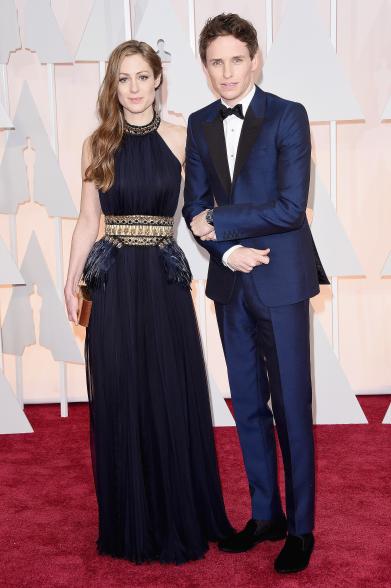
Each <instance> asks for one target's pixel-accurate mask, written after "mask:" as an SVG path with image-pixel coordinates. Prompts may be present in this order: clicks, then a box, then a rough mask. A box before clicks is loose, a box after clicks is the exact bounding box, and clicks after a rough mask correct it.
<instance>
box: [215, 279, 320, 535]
mask: <svg viewBox="0 0 391 588" xmlns="http://www.w3.org/2000/svg"><path fill="white" fill-rule="evenodd" d="M215 307H216V313H217V320H218V325H219V330H220V336H221V339H222V344H223V348H224V353H225V358H226V362H227V367H228V377H229V382H230V388H231V395H232V402H233V407H234V412H235V419H236V423H237V429H238V433H239V439H240V444H241V448H242V452H243V457H244V463H245V468H246V472H247V476H248V480H249V487H250V494H251V501H252V516H253V518H255V519H263V520H270V519H276V518H279V517H280V516H281V515H282V512H283V510H282V505H281V498H280V492H279V489H278V483H277V463H276V443H275V436H274V427H273V415H274V420H275V423H276V428H277V434H278V439H279V443H280V447H281V452H282V456H283V462H284V470H285V490H286V511H287V518H288V531H289V533H292V534H296V535H300V534H304V533H309V532H311V531H312V529H313V525H314V494H315V493H314V490H315V483H314V443H313V430H312V390H311V369H310V344H309V301H308V299H306V300H303V301H301V302H297V303H294V304H288V305H285V306H275V307H268V306H265V304H264V303H263V302H262V301H261V298H260V297H259V295H258V294H257V288H255V287H254V284H253V276H252V273H250V274H245V273H241V272H238V273H237V276H236V282H235V288H234V292H233V294H232V297H231V300H230V302H229V303H228V304H221V303H218V302H215ZM270 398H271V403H272V409H273V413H272V412H271V410H270V408H269V406H268V402H269V399H270Z"/></svg>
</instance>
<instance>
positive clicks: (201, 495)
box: [65, 41, 232, 563]
mask: <svg viewBox="0 0 391 588" xmlns="http://www.w3.org/2000/svg"><path fill="white" fill-rule="evenodd" d="M161 76H162V66H161V61H160V58H159V57H158V55H157V54H156V52H155V51H154V50H153V49H152V48H151V47H150V46H149V45H147V44H146V43H142V42H137V41H128V42H125V43H123V44H122V45H120V46H119V47H117V48H116V49H115V50H114V51H113V52H112V54H111V56H110V59H109V62H108V67H107V73H106V76H105V79H104V81H103V84H102V87H101V89H100V92H99V98H98V114H99V117H100V125H99V127H98V128H97V130H96V131H95V132H94V133H93V134H92V135H91V137H89V138H88V139H87V140H86V141H85V142H84V145H83V155H82V172H83V188H82V199H81V208H80V216H79V219H78V222H77V225H76V228H75V231H74V235H73V239H72V248H71V257H70V263H69V271H68V279H67V283H66V286H65V296H66V302H67V309H68V315H69V318H70V320H73V321H75V322H77V305H78V302H77V292H78V284H79V280H80V277H82V279H83V280H84V282H85V284H86V285H87V287H88V289H89V292H90V294H91V298H92V312H91V316H90V321H89V324H88V327H87V332H86V342H85V358H86V374H87V388H88V394H89V401H90V409H91V410H90V414H91V443H92V456H93V468H94V477H95V486H96V493H97V500H98V508H99V535H98V540H97V544H98V550H99V553H102V554H110V555H112V556H116V557H121V558H126V559H129V560H131V561H134V562H138V563H140V562H144V561H151V560H158V561H161V562H175V563H182V562H186V561H188V560H193V559H198V558H201V557H203V555H204V553H205V552H206V550H207V549H208V541H215V540H218V539H220V538H222V537H224V536H227V535H228V534H230V533H231V531H232V528H231V526H230V524H229V522H228V520H227V517H226V513H225V508H224V502H223V497H222V492H221V485H220V479H219V473H218V466H217V461H216V452H215V446H214V438H213V428H212V420H211V413H210V405H209V395H208V387H207V380H206V374H205V366H204V360H203V356H202V351H201V345H200V338H199V333H198V329H197V323H196V318H195V313H194V308H193V303H192V298H191V294H190V281H191V274H190V270H189V267H188V264H187V261H186V258H185V257H184V255H183V252H182V251H181V250H180V249H179V247H178V246H177V244H176V243H175V241H174V239H173V216H174V213H175V210H176V207H177V204H178V195H179V191H180V184H181V171H182V165H183V161H184V150H185V130H184V129H183V128H182V127H178V126H176V125H171V124H169V123H166V122H164V121H161V120H160V118H159V115H158V113H157V112H156V111H155V108H154V106H155V92H156V89H157V88H158V86H159V85H160V83H161ZM102 212H103V214H104V215H105V235H104V237H103V238H102V239H100V240H99V241H97V242H96V243H95V240H96V238H97V234H98V229H99V220H100V216H101V213H102Z"/></svg>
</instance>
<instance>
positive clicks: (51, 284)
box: [0, 0, 391, 432]
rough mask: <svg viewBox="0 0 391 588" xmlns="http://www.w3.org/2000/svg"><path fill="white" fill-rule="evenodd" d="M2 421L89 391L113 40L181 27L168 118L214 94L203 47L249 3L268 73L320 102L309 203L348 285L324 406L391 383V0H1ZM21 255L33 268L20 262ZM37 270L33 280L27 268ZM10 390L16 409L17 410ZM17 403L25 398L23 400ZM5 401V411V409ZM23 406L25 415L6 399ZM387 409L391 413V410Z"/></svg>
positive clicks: (337, 309) (193, 261) (331, 322)
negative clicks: (215, 23) (88, 264)
mask: <svg viewBox="0 0 391 588" xmlns="http://www.w3.org/2000/svg"><path fill="white" fill-rule="evenodd" d="M0 11H1V13H0V68H1V70H0V71H1V76H0V82H1V83H0V128H1V129H3V130H2V131H0V235H1V237H2V240H0V284H3V287H2V288H1V289H0V325H1V326H2V337H1V341H2V343H1V347H2V350H1V348H0V361H1V364H2V365H3V369H4V375H3V376H2V377H0V431H3V432H5V421H6V422H7V423H8V422H9V419H10V416H9V415H10V414H14V415H15V419H16V418H17V416H18V418H19V420H18V424H16V425H15V430H23V427H25V428H28V423H27V421H26V420H25V419H24V415H23V413H22V412H21V410H18V403H17V402H14V400H13V398H12V394H11V391H13V394H14V395H15V396H16V398H17V400H18V402H19V405H22V404H23V402H48V401H50V402H52V401H56V402H61V413H62V414H63V415H64V416H65V415H66V414H67V401H68V400H85V399H86V390H85V378H84V366H83V342H84V331H83V329H82V328H80V327H79V328H76V327H72V326H71V325H69V323H68V322H67V319H66V314H65V308H64V303H63V295H62V290H63V283H64V279H65V274H66V267H67V262H68V256H69V249H70V238H71V235H72V231H73V228H74V224H75V218H76V217H77V213H78V207H79V199H80V154H81V144H82V141H83V140H84V138H85V137H86V136H87V135H88V134H90V133H91V131H92V130H93V128H94V127H95V126H96V118H95V114H94V111H95V103H96V97H97V91H98V88H99V84H100V82H101V80H102V79H103V75H104V70H105V60H106V59H107V57H108V54H109V53H110V51H111V49H112V48H113V47H114V46H116V45H117V44H118V43H120V42H121V41H123V40H125V39H126V38H131V37H133V38H137V39H141V40H145V41H147V42H149V43H150V44H151V45H152V46H154V47H155V48H156V47H157V41H158V39H163V40H164V50H165V51H167V52H168V53H169V54H170V61H169V62H168V63H165V64H164V67H165V74H166V75H165V83H164V86H163V90H162V99H163V116H164V118H166V119H168V120H171V121H173V122H177V123H178V124H183V125H185V124H186V119H187V116H188V114H189V113H190V112H192V111H193V110H195V109H197V108H199V107H201V106H203V105H205V104H206V103H208V102H210V101H212V100H213V99H214V97H213V95H212V94H211V92H210V89H209V88H208V86H207V83H206V80H205V77H204V75H203V72H202V68H201V66H200V61H199V58H198V53H197V49H196V39H197V37H198V34H199V32H200V29H201V28H202V26H203V24H204V22H205V20H206V18H208V17H209V16H212V15H214V14H218V13H219V12H222V11H225V12H229V11H234V12H239V13H240V14H241V15H242V16H244V17H246V18H249V19H250V20H251V21H252V22H253V23H254V25H255V26H256V27H257V29H258V31H259V41H260V44H261V51H262V56H263V61H264V63H265V65H264V69H263V76H262V79H260V80H259V83H260V85H261V87H262V88H264V89H265V90H268V91H272V92H274V93H277V94H279V95H281V96H284V97H286V98H290V99H293V100H298V101H300V102H302V103H303V104H304V105H305V106H306V108H307V111H308V113H309V117H310V121H311V130H312V143H313V169H312V182H311V190H310V199H309V210H308V216H309V218H310V220H312V231H313V235H314V238H315V241H316V243H317V246H318V250H319V253H320V256H321V258H322V260H323V262H324V265H325V268H326V271H327V273H328V275H329V276H330V277H331V278H332V286H331V287H328V286H324V287H322V289H321V290H322V291H321V294H320V295H319V296H318V297H316V298H315V299H313V301H312V303H313V321H312V322H313V327H312V341H313V344H312V352H313V380H314V394H315V396H314V416H315V421H316V422H317V423H348V422H356V423H358V422H366V419H365V416H364V414H363V412H362V410H361V408H360V406H359V404H358V402H357V400H356V396H355V394H357V393H390V392H391V385H390V382H391V368H390V362H389V357H390V352H391V341H390V337H389V335H388V333H389V332H390V327H391V318H390V317H391V313H390V312H389V311H390V288H391V283H390V280H389V277H390V275H391V254H390V248H391V239H390V237H389V235H390V231H389V219H390V213H391V204H390V199H389V178H390V170H389V167H388V165H389V164H388V161H387V150H388V152H389V148H390V139H391V126H390V123H389V122H387V121H388V120H389V119H391V96H390V94H391V84H390V69H391V63H390V61H391V57H390V56H391V41H390V36H389V23H390V22H391V21H390V17H391V2H390V0H363V1H361V2H356V1H355V0H344V1H341V0H340V1H337V0H275V1H274V2H272V1H271V0H258V1H257V2H249V1H247V2H246V1H235V2H233V0H226V1H224V2H223V1H222V0H137V1H136V0H134V1H130V2H129V1H128V0H110V1H109V0H95V1H92V0H80V1H78V2H77V3H76V2H75V1H73V0H56V1H52V2H49V1H48V0H34V2H32V1H28V0H24V1H23V0H19V1H15V2H14V1H13V0H3V1H2V3H1V6H0ZM177 216H178V227H177V230H178V241H179V243H180V244H181V246H182V247H183V248H184V249H185V251H186V253H187V255H188V258H189V261H190V265H191V267H192V270H193V274H194V277H195V278H196V281H195V282H194V284H193V294H194V302H195V305H196V309H197V313H198V318H199V324H200V329H201V334H202V338H203V343H204V351H205V355H206V359H207V365H208V372H209V380H210V387H211V399H212V406H213V412H214V419H215V423H216V424H219V425H222V424H226V425H230V424H231V425H232V424H233V421H232V418H231V416H230V413H229V411H228V409H227V408H226V405H225V402H224V400H223V396H228V395H229V386H228V380H227V375H226V369H225V364H224V359H223V354H222V349H221V345H220V341H219V337H218V332H217V325H216V320H215V315H214V309H213V304H212V303H211V302H210V301H209V300H207V299H206V298H205V295H204V279H205V277H206V269H207V257H206V255H205V254H204V253H203V252H202V251H200V250H199V249H198V248H197V246H196V245H195V243H194V241H193V240H192V238H191V236H190V234H189V232H188V230H187V228H186V227H185V225H184V223H183V221H182V220H181V219H180V210H179V209H178V214H177ZM19 270H20V271H19ZM17 284H19V285H17ZM2 407H3V410H2ZM5 407H7V409H5ZM1 415H3V416H1ZM6 415H7V416H6ZM388 415H389V416H387V417H386V420H388V422H389V421H390V419H391V415H390V411H389V413H388Z"/></svg>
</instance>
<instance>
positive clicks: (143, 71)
mask: <svg viewBox="0 0 391 588" xmlns="http://www.w3.org/2000/svg"><path fill="white" fill-rule="evenodd" d="M159 83H160V76H159V77H158V78H157V79H156V80H155V78H154V77H153V71H152V68H151V66H150V65H149V64H148V62H147V61H145V59H144V58H143V56H142V55H140V54H138V53H137V54H136V55H127V56H126V57H124V59H123V60H122V62H121V65H120V68H119V78H118V90H117V94H118V100H119V101H120V103H121V104H122V106H123V108H124V110H128V111H129V112H131V113H132V114H137V113H141V112H144V111H145V110H147V109H148V108H149V107H150V106H151V105H152V104H153V101H154V100H155V89H156V88H157V87H158V86H159Z"/></svg>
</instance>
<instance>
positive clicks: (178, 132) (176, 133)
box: [160, 120, 186, 141]
mask: <svg viewBox="0 0 391 588" xmlns="http://www.w3.org/2000/svg"><path fill="white" fill-rule="evenodd" d="M160 127H161V130H162V132H163V133H165V134H166V135H167V136H168V137H172V138H173V139H174V140H177V141H182V140H185V139H186V127H184V126H183V125H174V124H173V123H170V122H167V121H166V120H162V121H161V123H160Z"/></svg>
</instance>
